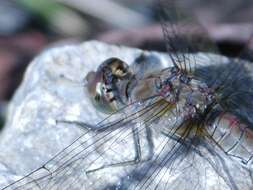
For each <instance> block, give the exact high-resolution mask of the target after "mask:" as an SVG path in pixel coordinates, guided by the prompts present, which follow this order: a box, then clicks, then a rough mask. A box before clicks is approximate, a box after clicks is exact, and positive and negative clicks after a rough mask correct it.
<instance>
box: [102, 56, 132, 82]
mask: <svg viewBox="0 0 253 190" xmlns="http://www.w3.org/2000/svg"><path fill="white" fill-rule="evenodd" d="M103 68H104V69H105V68H107V69H109V70H110V71H111V74H112V75H113V76H114V77H116V78H119V79H122V78H125V77H127V76H129V75H130V74H131V71H130V68H129V66H128V65H127V64H126V63H125V62H124V61H122V60H121V59H118V58H114V57H112V58H109V59H107V60H105V61H104V62H103V64H102V65H101V69H103Z"/></svg>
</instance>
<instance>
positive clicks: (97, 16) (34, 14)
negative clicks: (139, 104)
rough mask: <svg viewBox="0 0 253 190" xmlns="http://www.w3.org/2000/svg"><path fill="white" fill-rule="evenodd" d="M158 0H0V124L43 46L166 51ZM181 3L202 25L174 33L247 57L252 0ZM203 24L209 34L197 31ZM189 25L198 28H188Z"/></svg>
mask: <svg viewBox="0 0 253 190" xmlns="http://www.w3.org/2000/svg"><path fill="white" fill-rule="evenodd" d="M158 3H159V1H158V0H153V1H152V0H0V128H1V126H3V123H4V118H5V115H6V107H7V105H8V102H9V101H10V99H11V97H12V95H13V93H14V92H15V89H16V88H17V87H18V85H19V83H20V82H21V80H22V76H23V73H24V71H25V68H26V67H27V65H28V64H29V62H30V61H31V60H32V59H33V58H34V57H35V56H36V55H37V54H38V53H40V52H41V51H42V50H43V49H46V48H49V47H54V46H62V45H66V44H78V43H80V42H83V41H86V40H91V39H96V40H100V41H104V42H107V43H112V44H120V45H127V46H132V47H138V48H142V49H146V50H157V51H166V48H165V42H164V39H163V34H162V30H161V26H160V21H159V20H160V19H159V18H160V15H162V14H160V12H159V11H160V9H159V7H158V6H157V4H158ZM164 7H165V6H164ZM180 8H182V10H184V11H185V12H187V14H189V15H193V16H194V18H195V21H196V20H197V21H198V23H201V25H198V24H197V23H196V22H194V25H193V26H190V29H189V26H187V27H188V29H187V30H184V29H182V32H180V34H178V35H183V36H187V38H190V39H195V40H196V41H198V40H199V39H200V38H201V39H202V38H208V40H210V41H211V42H212V43H213V44H215V45H216V46H217V47H218V49H219V51H220V52H221V53H222V54H224V55H227V56H232V57H236V56H238V55H239V54H240V52H242V51H243V52H244V53H243V54H241V55H243V58H245V59H251V55H252V53H251V52H252V51H253V42H252V41H251V40H249V39H250V37H251V34H252V32H253V20H252V18H253V1H252V0H224V1H220V0H213V1H212V2H210V1H208V0H180ZM176 12H177V11H175V13H176ZM171 15H173V14H171ZM171 18H173V17H171ZM171 18H170V19H169V21H172V20H171ZM187 19H189V18H184V17H182V20H175V22H177V23H179V24H180V22H182V23H183V22H184V21H185V20H187ZM166 20H167V21H168V19H166V18H165V21H166ZM184 26H185V25H183V27H182V28H184ZM203 26H204V28H205V31H206V34H208V37H207V36H206V35H204V34H203V33H201V32H196V31H199V30H201V29H200V28H202V27H203ZM191 27H192V28H193V27H194V28H197V29H196V30H193V31H192V30H191ZM190 31H192V32H190ZM193 41H194V40H193Z"/></svg>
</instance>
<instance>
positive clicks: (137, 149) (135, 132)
mask: <svg viewBox="0 0 253 190" xmlns="http://www.w3.org/2000/svg"><path fill="white" fill-rule="evenodd" d="M145 128H146V132H147V140H148V144H149V149H150V150H149V155H148V157H147V158H146V159H142V150H141V146H140V136H139V131H138V129H137V128H136V127H135V126H134V127H132V132H133V140H134V147H135V152H136V155H135V157H134V159H133V160H128V161H124V162H118V163H113V164H107V165H104V166H101V167H99V168H95V169H91V170H87V171H86V174H89V173H93V172H96V171H98V170H101V169H105V168H108V167H122V166H129V165H135V164H139V163H142V162H146V161H148V160H150V159H151V158H152V156H153V141H152V138H151V137H152V136H151V135H152V134H151V129H150V128H148V127H146V126H145Z"/></svg>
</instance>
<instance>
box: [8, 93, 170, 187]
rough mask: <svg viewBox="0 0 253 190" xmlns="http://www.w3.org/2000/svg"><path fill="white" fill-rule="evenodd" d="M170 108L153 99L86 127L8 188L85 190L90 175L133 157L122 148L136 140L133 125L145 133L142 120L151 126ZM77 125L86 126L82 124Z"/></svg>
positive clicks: (157, 98)
mask: <svg viewBox="0 0 253 190" xmlns="http://www.w3.org/2000/svg"><path fill="white" fill-rule="evenodd" d="M169 107H170V106H169V103H167V102H166V101H164V100H163V99H161V98H160V97H150V98H148V99H146V100H143V102H136V103H133V104H131V105H128V106H126V107H125V108H123V109H122V110H120V111H118V112H117V113H115V114H112V115H110V116H109V117H108V118H106V119H105V120H103V121H101V122H100V123H98V124H97V125H96V126H95V128H92V129H91V128H89V127H87V128H85V129H84V130H86V132H85V133H84V134H83V135H82V136H80V137H79V138H78V139H77V140H76V141H75V142H73V143H72V144H71V145H69V146H68V147H66V148H65V149H64V150H62V151H61V152H59V153H58V154H57V155H56V156H55V157H53V158H52V159H51V160H49V161H48V162H47V163H45V164H44V165H43V166H42V167H40V168H39V169H37V170H35V171H34V172H32V173H30V174H29V175H27V176H25V177H24V178H22V179H21V180H19V181H17V182H14V183H13V184H10V185H9V186H8V187H6V188H4V189H69V188H71V187H76V189H80V188H84V187H85V186H87V185H89V180H88V177H87V175H88V174H87V173H89V171H90V170H93V169H95V168H96V167H99V166H102V165H103V164H107V165H108V164H109V165H110V163H109V162H115V163H117V162H124V159H129V158H130V159H131V157H133V156H131V154H132V152H131V151H130V152H127V151H126V153H125V154H122V146H125V150H127V149H128V150H131V148H129V147H128V146H130V144H131V141H133V140H131V138H130V137H131V136H132V130H131V127H132V126H133V125H135V124H136V123H139V126H140V127H139V131H142V130H143V126H144V125H143V124H140V121H142V122H147V123H151V122H153V120H155V119H157V118H158V117H159V115H160V114H162V113H163V112H164V111H165V110H167V109H169ZM69 123H70V124H71V122H69ZM73 124H76V125H80V126H81V127H84V126H83V125H84V124H82V123H78V122H73ZM129 138H130V140H129ZM123 142H125V144H124V143H123ZM126 143H127V145H126ZM119 144H120V145H121V146H120V148H121V149H120V150H118V151H119V152H117V148H116V147H115V146H119ZM104 147H105V148H104ZM132 150H134V148H133V149H132ZM111 154H113V157H112V156H110V155H111ZM106 156H108V157H109V158H110V159H106ZM91 176H92V175H91ZM101 183H102V182H101ZM101 183H98V185H99V184H101Z"/></svg>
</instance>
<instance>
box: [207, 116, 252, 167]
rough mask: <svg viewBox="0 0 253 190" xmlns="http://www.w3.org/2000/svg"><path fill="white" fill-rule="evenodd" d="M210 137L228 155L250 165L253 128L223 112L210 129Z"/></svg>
mask: <svg viewBox="0 0 253 190" xmlns="http://www.w3.org/2000/svg"><path fill="white" fill-rule="evenodd" d="M208 133H209V135H210V138H211V139H212V140H213V141H214V142H215V144H216V145H217V146H219V147H220V148H221V149H222V150H223V151H224V152H225V153H226V154H227V155H229V156H231V157H234V158H236V159H239V161H241V162H242V163H243V164H246V165H248V164H249V163H251V162H252V158H253V130H252V129H251V128H250V127H249V126H247V125H245V124H243V123H242V122H241V121H240V120H239V119H238V118H237V117H236V116H234V115H232V114H228V113H226V114H221V115H220V116H219V117H218V118H217V119H216V120H215V122H214V124H213V126H212V127H211V128H209V129H208Z"/></svg>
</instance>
